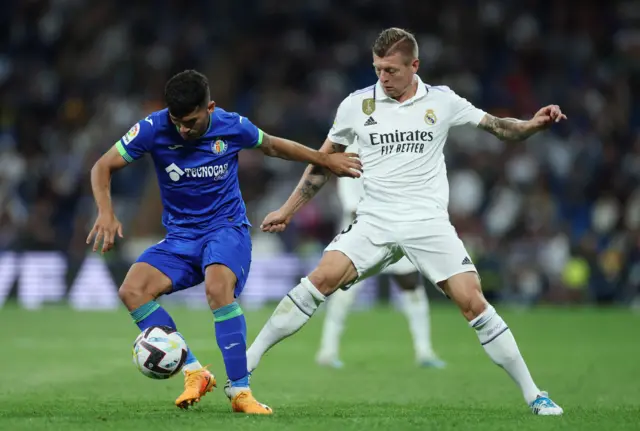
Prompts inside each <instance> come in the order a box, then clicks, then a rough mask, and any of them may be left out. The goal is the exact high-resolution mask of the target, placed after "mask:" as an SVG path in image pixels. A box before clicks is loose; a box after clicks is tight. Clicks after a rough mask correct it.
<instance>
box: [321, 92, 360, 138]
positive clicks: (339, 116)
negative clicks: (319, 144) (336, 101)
mask: <svg viewBox="0 0 640 431" xmlns="http://www.w3.org/2000/svg"><path fill="white" fill-rule="evenodd" d="M351 111H352V110H351V97H350V96H349V97H347V98H346V99H344V100H343V101H342V103H340V106H338V112H337V113H336V118H335V121H334V122H333V126H332V127H331V130H329V135H328V136H327V139H329V140H330V141H331V142H335V143H336V144H340V145H344V146H345V147H348V146H349V145H351V144H353V142H354V140H355V137H356V134H355V130H353V126H352V124H353V122H352V121H351Z"/></svg>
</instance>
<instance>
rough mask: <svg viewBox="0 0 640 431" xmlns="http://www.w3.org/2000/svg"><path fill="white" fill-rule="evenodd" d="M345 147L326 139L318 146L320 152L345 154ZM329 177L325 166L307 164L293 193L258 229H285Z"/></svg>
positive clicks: (266, 230) (329, 173)
mask: <svg viewBox="0 0 640 431" xmlns="http://www.w3.org/2000/svg"><path fill="white" fill-rule="evenodd" d="M345 148H346V147H345V146H344V145H340V144H336V143H334V142H331V141H330V140H328V139H327V140H326V141H324V144H323V145H322V147H321V148H320V152H321V153H323V154H328V155H332V154H345V152H344V150H345ZM330 177H331V171H329V169H327V168H323V167H321V166H317V165H309V166H307V169H306V170H305V171H304V174H302V178H301V179H300V182H299V183H298V186H297V187H296V189H295V190H294V191H293V193H291V196H289V199H287V201H286V202H285V203H284V205H282V207H281V208H280V209H279V210H277V211H274V212H272V213H270V214H268V215H267V217H265V219H264V221H263V222H262V224H261V225H260V229H262V231H263V232H272V233H274V232H282V231H283V230H285V229H286V227H287V225H288V224H289V222H290V221H291V218H292V217H293V215H294V214H295V213H296V212H297V211H298V210H299V209H300V208H302V207H303V206H304V204H306V203H307V202H309V201H310V200H311V199H312V198H313V197H314V196H315V195H316V194H317V193H318V192H319V191H320V189H321V188H322V187H323V186H324V185H325V184H326V183H327V181H328V180H329V178H330Z"/></svg>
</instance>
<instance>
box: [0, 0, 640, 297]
mask: <svg viewBox="0 0 640 431" xmlns="http://www.w3.org/2000/svg"><path fill="white" fill-rule="evenodd" d="M638 21H640V4H639V3H638V2H632V1H628V2H615V1H614V2H605V3H602V2H595V1H584V2H581V3H580V5H579V7H578V6H577V4H576V3H575V2H571V1H569V0H555V1H542V0H523V1H519V2H512V1H508V0H487V1H471V0H446V1H442V0H436V1H429V2H418V1H396V2H389V1H378V0H352V1H349V2H344V1H342V2H340V1H336V0H307V1H303V2H301V1H296V0H216V1H215V2H213V1H193V2H189V3H188V5H187V4H186V3H185V2H183V1H176V0H128V1H123V0H111V1H109V2H91V1H88V0H48V1H47V0H31V1H29V0H6V1H4V2H3V8H2V9H1V10H0V25H1V26H2V27H3V28H4V31H3V32H0V203H1V204H0V250H62V251H64V252H65V253H67V254H68V256H70V258H75V259H81V258H82V257H83V256H85V255H86V253H87V251H88V249H87V246H86V245H85V243H84V241H85V238H86V235H87V233H88V231H89V229H90V226H91V224H92V223H93V218H94V217H95V208H94V205H93V200H92V196H91V189H90V183H89V170H90V168H91V166H92V164H93V163H94V162H95V160H96V159H97V158H98V157H99V156H100V155H101V154H102V153H103V152H104V151H106V150H107V149H108V148H109V147H110V146H111V145H113V143H114V142H116V141H117V140H118V139H119V138H120V136H121V135H122V134H123V133H125V132H126V131H127V130H128V128H129V127H130V126H131V125H132V124H133V123H134V122H136V121H137V120H139V119H141V118H143V117H144V116H145V115H146V114H147V113H148V112H150V111H153V110H156V109H161V108H162V107H163V101H162V93H163V87H164V83H165V81H166V80H167V79H168V78H169V77H170V76H171V75H172V74H174V73H176V72H178V71H181V70H184V69H188V68H195V69H198V70H200V71H202V72H204V73H205V74H206V75H207V76H208V77H209V79H210V83H211V92H212V96H213V99H214V100H215V101H216V102H217V103H218V104H219V105H220V106H222V107H224V108H225V109H228V110H234V111H238V112H240V113H242V114H243V115H246V116H248V117H250V118H251V119H252V120H253V122H254V123H255V124H257V125H258V126H259V127H261V128H262V129H264V130H265V131H267V132H268V133H271V134H275V135H279V136H284V137H287V138H290V139H295V140H297V141H299V142H302V143H304V144H306V145H309V146H312V147H315V148H317V147H319V145H320V144H321V142H322V141H323V140H324V137H325V136H326V133H327V131H328V128H329V127H330V125H331V123H332V121H333V116H334V114H335V110H336V108H337V106H338V104H339V103H340V101H341V100H342V99H343V98H344V97H345V96H346V95H347V94H348V93H350V92H351V91H354V90H356V89H358V88H362V87H365V86H368V85H370V84H372V83H373V82H374V81H375V75H374V72H373V69H372V67H371V57H370V56H371V54H370V45H371V43H372V41H373V40H374V39H375V36H376V35H377V33H378V32H379V31H380V30H381V29H383V28H385V27H388V26H398V27H403V28H407V29H409V30H411V31H413V32H414V33H415V34H416V36H417V39H418V42H419V44H420V56H421V68H420V72H419V73H420V75H421V76H422V78H423V80H425V81H426V82H428V83H431V84H434V85H440V84H444V85H448V86H450V87H451V88H453V89H454V90H455V91H456V92H458V93H459V94H460V95H462V96H464V97H466V98H468V99H469V100H470V101H472V102H473V103H474V104H476V106H478V107H481V108H483V109H484V110H486V111H488V112H490V113H492V114H494V115H498V116H508V117H517V118H527V117H530V116H532V115H533V114H534V113H535V111H536V110H537V109H538V108H539V107H541V106H543V105H545V104H549V103H555V104H558V105H560V106H561V107H562V109H563V111H564V112H565V113H566V114H567V115H568V117H569V121H567V122H565V123H564V124H560V125H558V126H557V127H554V128H553V130H551V131H548V132H545V133H542V134H539V135H537V136H535V137H533V138H531V139H529V140H528V141H527V142H526V143H523V144H509V145H506V144H503V143H501V142H499V141H498V140H497V139H495V138H493V137H492V136H490V135H488V134H485V133H483V132H480V131H478V130H475V129H473V128H468V127H463V128H458V129H454V130H452V131H451V134H450V140H449V142H448V145H447V149H446V157H447V164H448V170H449V176H450V182H451V208H450V209H451V217H452V220H453V222H454V224H455V225H456V227H457V228H458V230H459V233H460V235H461V237H462V238H463V240H464V241H465V243H466V244H467V246H468V247H469V249H470V250H471V251H472V254H473V256H474V260H475V262H476V264H477V266H478V268H479V269H480V270H481V273H482V277H483V284H484V287H485V289H486V290H487V291H488V292H489V294H490V295H494V296H498V297H501V298H503V299H507V300H515V301H524V302H535V301H538V300H540V299H541V298H542V299H550V300H553V301H562V302H565V301H580V300H584V299H588V300H595V301H599V302H611V301H614V302H625V303H629V302H632V301H633V299H634V298H637V295H638V289H639V286H640V73H639V72H640V70H639V69H640V30H638V29H637V28H636V27H637V26H636V24H637V23H638ZM240 163H241V168H240V177H241V184H242V190H243V195H244V197H245V199H246V201H247V207H248V210H249V216H250V219H251V221H252V222H253V224H254V225H259V223H260V221H261V220H262V217H264V215H265V214H266V213H268V212H269V211H271V210H274V209H276V208H277V207H278V206H279V205H280V203H282V202H283V201H284V200H285V199H286V197H287V196H288V194H289V193H290V192H291V190H293V188H294V187H295V185H296V183H297V181H298V179H299V176H300V174H301V172H302V170H303V169H304V166H302V165H296V164H293V163H289V162H283V161H279V160H273V159H265V158H264V157H263V156H262V154H261V153H259V152H251V151H244V152H243V153H242V154H241V157H240ZM334 187H335V185H334V184H331V185H328V186H327V187H326V188H327V189H328V190H324V191H323V192H321V193H320V194H319V195H318V196H317V197H316V199H315V200H314V201H312V202H311V203H310V204H309V205H307V206H306V207H305V208H304V209H303V210H302V211H301V212H300V213H299V215H298V216H297V217H296V218H295V221H294V224H293V225H292V226H291V228H290V229H289V230H288V231H287V232H286V233H285V234H283V235H281V236H268V235H265V234H261V233H260V232H258V231H255V234H254V258H259V257H261V256H269V255H274V254H279V253H299V254H301V255H310V254H314V253H316V254H317V253H319V252H320V251H321V250H322V248H323V247H324V245H325V244H326V243H328V242H329V241H330V240H331V238H332V237H333V236H334V234H335V232H336V231H337V230H338V229H339V228H341V226H339V225H338V223H339V221H340V219H341V214H340V206H339V202H337V200H336V197H335V193H333V190H334ZM112 189H113V192H112V193H113V197H114V201H115V202H116V211H117V214H118V216H119V217H120V219H121V221H122V222H123V224H124V226H125V235H126V239H125V240H124V241H122V243H121V245H120V246H119V248H118V252H117V253H119V254H116V256H119V258H122V259H124V260H125V261H130V260H131V259H133V258H135V255H136V254H137V253H138V252H139V251H140V250H141V249H143V248H144V247H145V246H146V245H148V244H152V243H153V242H155V241H157V240H158V239H159V238H161V237H162V236H163V235H164V231H163V228H162V225H161V221H160V211H161V204H160V201H159V197H158V193H157V186H156V184H155V176H154V174H153V169H152V167H151V165H150V163H149V162H148V161H139V162H136V165H135V167H132V168H128V169H124V170H122V171H120V172H119V173H117V174H116V175H115V177H114V180H113V184H112Z"/></svg>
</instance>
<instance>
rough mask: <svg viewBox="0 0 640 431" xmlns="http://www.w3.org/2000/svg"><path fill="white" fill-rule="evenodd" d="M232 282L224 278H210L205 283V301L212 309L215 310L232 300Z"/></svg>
mask: <svg viewBox="0 0 640 431" xmlns="http://www.w3.org/2000/svg"><path fill="white" fill-rule="evenodd" d="M234 287H235V286H234V284H231V283H229V282H227V281H225V280H212V281H211V282H209V283H206V284H205V291H206V293H207V301H208V302H209V307H211V309H212V310H216V309H218V308H220V307H224V306H225V305H229V304H231V303H232V302H233V301H234V299H235V298H234V296H233V290H234Z"/></svg>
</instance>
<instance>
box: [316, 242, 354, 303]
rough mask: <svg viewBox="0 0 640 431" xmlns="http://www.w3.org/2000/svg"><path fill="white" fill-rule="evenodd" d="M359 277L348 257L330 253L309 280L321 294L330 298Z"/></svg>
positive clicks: (336, 252) (338, 253)
mask: <svg viewBox="0 0 640 431" xmlns="http://www.w3.org/2000/svg"><path fill="white" fill-rule="evenodd" d="M357 276H358V272H357V271H356V269H355V267H354V266H353V263H352V262H351V260H350V259H349V258H348V257H347V256H345V255H344V254H343V253H341V252H338V251H330V252H328V253H326V254H325V255H324V257H323V258H322V260H321V261H320V264H319V265H318V266H317V267H316V269H314V270H313V272H311V274H309V276H308V277H307V278H308V279H309V281H311V283H313V285H314V286H315V287H316V289H318V290H319V291H320V293H322V294H323V295H325V296H328V295H331V294H332V293H333V292H335V291H336V290H338V288H339V287H342V286H344V285H346V284H348V283H350V282H351V281H353V280H355V279H356V277H357Z"/></svg>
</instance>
